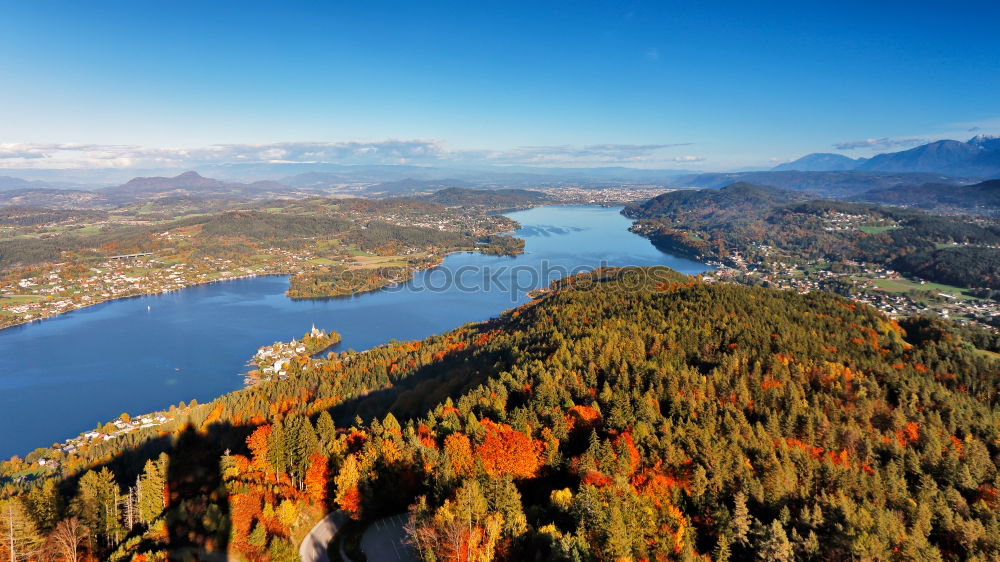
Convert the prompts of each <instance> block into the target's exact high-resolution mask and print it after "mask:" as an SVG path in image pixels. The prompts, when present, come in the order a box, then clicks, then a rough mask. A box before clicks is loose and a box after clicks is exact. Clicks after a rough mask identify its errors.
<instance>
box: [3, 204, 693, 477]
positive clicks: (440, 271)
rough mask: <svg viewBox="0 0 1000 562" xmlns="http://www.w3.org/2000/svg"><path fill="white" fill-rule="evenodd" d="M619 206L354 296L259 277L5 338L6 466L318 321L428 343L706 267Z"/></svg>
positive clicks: (203, 395) (559, 215)
mask: <svg viewBox="0 0 1000 562" xmlns="http://www.w3.org/2000/svg"><path fill="white" fill-rule="evenodd" d="M619 211H620V208H604V207H541V208H537V209H531V210H528V211H518V212H513V213H509V215H508V216H510V217H511V218H513V219H514V220H517V221H518V222H519V223H521V225H522V228H521V229H520V230H519V231H518V232H517V235H518V236H520V237H522V238H524V239H525V241H526V247H525V253H524V254H523V255H521V256H518V257H516V258H509V257H495V256H483V255H479V254H455V255H451V256H448V257H447V258H446V259H445V261H444V263H443V264H442V265H441V267H439V268H436V269H434V270H430V271H425V272H421V273H418V274H417V275H416V277H415V278H414V279H413V280H412V281H411V282H409V283H406V284H403V285H399V286H396V287H391V288H387V289H383V290H381V291H377V292H374V293H368V294H364V295H358V296H354V297H348V298H339V299H329V300H304V301H293V300H290V299H288V298H286V297H285V295H284V293H285V290H286V289H287V288H288V278H287V277H259V278H255V279H242V280H237V281H228V282H222V283H213V284H209V285H201V286H197V287H191V288H188V289H184V290H182V291H178V292H175V293H169V294H165V295H157V296H149V297H138V298H132V299H126V300H119V301H112V302H108V303H104V304H100V305H97V306H93V307H90V308H85V309H81V310H77V311H74V312H71V313H69V314H64V315H62V316H58V317H55V318H51V319H47V320H44V321H41V322H36V323H32V324H28V325H24V326H18V327H14V328H10V329H7V330H2V331H0V458H9V457H10V456H12V455H24V454H26V453H28V452H30V451H31V450H33V449H35V448H37V447H41V446H48V445H51V444H52V443H54V442H61V441H63V440H65V439H67V438H69V437H73V436H75V435H77V434H79V433H80V432H82V431H86V430H89V429H91V428H93V427H95V426H97V425H98V424H101V423H105V422H107V421H110V420H111V419H113V418H115V417H117V416H118V415H119V414H121V413H122V412H128V413H130V414H133V415H134V414H141V413H145V412H151V411H156V410H163V409H166V408H167V407H168V406H170V405H171V404H177V403H179V402H181V401H190V400H191V399H196V400H198V401H199V402H207V401H210V400H212V399H213V398H216V397H218V396H220V395H222V394H225V393H226V392H230V391H232V390H236V389H238V388H240V387H241V386H242V378H240V377H239V376H237V375H238V374H239V373H242V372H244V371H245V370H246V367H245V365H246V362H247V360H248V359H249V358H250V357H251V356H252V355H253V354H254V353H255V352H256V350H257V348H258V347H260V346H262V345H266V344H270V343H273V342H275V341H288V340H291V339H293V338H298V337H300V336H301V335H302V334H303V333H305V332H306V331H308V330H309V328H310V327H311V326H312V325H313V324H315V325H316V327H318V328H323V329H326V330H335V331H337V332H340V334H341V335H342V336H343V341H342V343H341V344H340V345H339V346H338V349H349V348H351V349H355V350H362V349H367V348H370V347H373V346H376V345H380V344H383V343H386V342H388V341H390V340H393V339H396V340H413V339H422V338H424V337H426V336H429V335H432V334H437V333H441V332H445V331H448V330H450V329H453V328H456V327H458V326H461V325H462V324H465V323H467V322H475V321H481V320H486V319H488V318H491V317H493V316H496V315H497V314H499V313H500V312H502V311H503V310H505V309H508V308H510V307H512V306H516V305H518V304H521V303H523V302H526V301H527V300H528V298H527V297H526V296H525V292H527V291H528V290H530V289H533V288H538V287H543V286H545V285H547V284H548V283H549V281H551V280H553V279H557V278H559V277H562V276H564V275H566V274H571V273H578V272H580V271H585V270H589V269H592V268H594V267H597V266H601V265H609V266H626V265H666V266H669V267H672V268H674V269H676V270H677V271H680V272H682V273H691V274H693V273H700V272H702V271H704V270H705V269H706V268H705V266H703V265H702V264H699V263H697V262H693V261H690V260H686V259H682V258H677V257H674V256H671V255H668V254H665V253H663V252H660V251H659V250H657V249H656V248H654V247H653V246H652V244H650V243H649V241H648V240H646V239H644V238H641V237H639V236H636V235H634V234H632V233H630V232H628V230H627V229H628V227H629V226H630V225H631V221H629V220H628V219H626V218H625V217H623V216H621V215H620V214H619Z"/></svg>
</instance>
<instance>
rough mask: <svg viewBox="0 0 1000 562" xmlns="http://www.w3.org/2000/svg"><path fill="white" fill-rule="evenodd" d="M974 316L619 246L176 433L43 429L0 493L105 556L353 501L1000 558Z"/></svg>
mask: <svg viewBox="0 0 1000 562" xmlns="http://www.w3.org/2000/svg"><path fill="white" fill-rule="evenodd" d="M968 333H969V332H968V330H963V331H958V330H954V329H952V328H951V327H950V326H949V325H947V324H944V323H941V322H940V321H932V320H926V319H915V320H911V321H907V322H905V323H903V325H899V324H896V323H894V322H892V321H890V320H889V319H887V318H886V317H884V316H883V315H881V314H879V313H878V312H876V311H874V310H873V309H871V308H868V307H864V306H860V305H856V304H854V303H851V302H850V301H847V300H845V299H842V298H839V297H836V296H834V295H831V294H827V293H810V294H808V295H797V294H793V293H788V292H780V291H775V290H767V289H760V288H749V287H742V286H737V285H710V284H705V283H701V282H698V281H695V280H692V279H690V278H687V277H684V276H681V275H679V274H676V273H674V272H672V271H670V270H667V269H664V268H654V269H623V270H600V271H598V272H596V273H594V274H590V275H583V276H580V277H577V278H573V279H570V280H565V281H562V282H559V283H557V284H555V285H554V286H553V290H552V291H550V292H549V293H548V294H547V295H546V296H545V297H543V298H541V299H540V300H537V301H535V302H532V303H529V304H527V305H525V306H522V307H520V308H517V309H514V310H512V311H510V312H508V313H506V314H504V315H503V316H502V317H500V318H499V319H496V320H494V321H490V322H486V323H482V324H475V325H469V326H466V327H464V328H461V329H458V330H455V331H453V332H450V333H447V334H444V335H442V336H436V337H433V338H430V339H428V340H425V341H423V342H412V343H397V344H390V345H387V346H383V347H380V348H376V349H374V350H371V351H368V352H365V353H360V354H333V355H331V356H329V358H327V359H324V360H312V361H307V362H305V363H298V364H296V365H294V366H293V367H292V368H291V369H290V375H291V376H290V378H289V380H285V381H276V382H270V383H262V384H261V385H259V386H255V387H253V388H250V389H247V390H244V391H240V392H236V393H233V394H230V395H227V396H225V397H223V398H220V399H218V400H216V401H214V402H212V403H210V404H206V405H201V406H196V407H193V408H192V407H188V408H187V409H186V410H185V412H187V414H188V416H187V418H186V421H184V422H177V423H175V424H172V425H170V426H163V427H161V428H160V430H161V431H160V432H159V433H152V432H147V433H138V434H131V435H130V437H128V438H127V439H122V440H114V441H109V442H100V443H95V444H94V445H92V446H90V447H89V448H85V449H83V450H81V451H80V452H79V453H78V454H76V455H73V456H72V457H68V458H67V457H59V456H58V455H52V454H51V453H46V452H39V453H36V458H39V457H41V458H45V457H47V456H48V457H50V458H52V460H58V461H59V462H61V468H60V471H59V473H58V474H57V475H52V476H50V477H40V478H38V479H36V480H34V481H31V480H26V479H22V480H14V479H12V476H14V475H17V474H24V472H23V471H24V470H25V467H24V466H23V465H20V464H18V463H17V462H14V461H12V462H8V463H5V464H4V465H3V475H4V477H5V478H6V480H5V481H6V485H5V488H4V492H5V493H6V494H8V495H10V496H12V499H8V500H4V513H9V514H10V515H0V518H3V517H7V520H12V519H16V520H17V522H18V523H19V524H20V526H19V527H18V528H19V529H20V530H19V531H18V533H19V534H18V540H17V541H15V542H16V544H15V547H16V548H19V549H24V548H27V547H28V546H30V545H34V544H38V543H39V542H40V541H41V540H42V537H43V535H44V534H45V533H50V535H59V536H61V535H64V534H65V533H66V527H67V525H71V524H72V522H74V521H76V522H80V523H82V524H83V526H84V527H85V530H84V531H80V532H79V533H77V534H76V535H74V536H79V539H78V541H77V542H78V544H79V545H80V548H81V549H82V550H84V551H86V552H88V553H90V554H92V555H97V556H99V557H101V558H102V559H103V558H110V559H142V560H154V559H163V553H164V552H166V551H171V552H173V553H174V555H175V556H178V557H179V555H180V554H181V553H187V554H189V555H192V556H201V557H205V556H207V554H206V553H207V552H209V551H213V552H221V551H223V550H229V551H231V552H232V553H234V554H238V555H239V556H241V557H243V558H245V559H248V560H293V559H295V550H294V549H295V545H296V544H297V541H298V540H299V539H300V538H301V537H302V536H303V534H304V533H305V531H306V530H307V529H308V528H309V527H310V526H311V524H312V522H314V521H316V520H317V519H318V518H319V517H320V516H321V515H322V513H323V512H324V511H326V510H332V509H338V508H339V509H342V510H344V511H345V512H346V513H347V514H348V515H349V516H350V517H351V518H352V519H354V520H357V521H360V522H365V521H371V520H374V519H376V518H379V517H382V516H385V515H391V514H394V513H399V512H403V511H409V517H410V531H411V536H412V538H413V541H414V544H415V546H416V547H417V548H418V549H419V551H420V553H421V555H422V556H423V558H424V559H426V560H473V559H474V560H491V559H514V560H560V559H563V560H610V559H616V560H639V559H694V558H696V557H698V556H699V555H700V556H702V557H703V559H709V558H710V559H712V560H727V559H734V560H742V559H753V558H755V557H756V558H760V559H765V560H792V559H803V560H831V559H834V560H836V559H853V558H860V559H882V560H886V559H910V560H934V559H972V558H978V559H982V560H985V559H994V558H996V557H997V556H1000V522H998V510H1000V496H998V493H997V486H998V485H1000V473H998V470H997V464H998V458H1000V457H998V453H1000V423H998V422H1000V418H998V414H997V411H998V410H997V406H998V395H997V391H998V384H1000V362H998V361H997V360H996V359H995V358H994V357H995V356H992V355H991V354H990V353H988V352H985V351H982V350H977V349H976V348H975V347H974V346H973V345H972V343H971V341H970V340H969V339H966V337H967V334H968ZM164 427H165V428H166V429H165V430H164V429H163V428H164ZM19 471H20V472H19ZM74 518H75V519H74ZM7 520H5V521H7ZM5 524H6V523H5ZM3 548H9V547H3Z"/></svg>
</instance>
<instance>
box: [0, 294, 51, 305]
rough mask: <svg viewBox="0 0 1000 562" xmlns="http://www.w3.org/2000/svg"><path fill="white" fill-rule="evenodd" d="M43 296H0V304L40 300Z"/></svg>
mask: <svg viewBox="0 0 1000 562" xmlns="http://www.w3.org/2000/svg"><path fill="white" fill-rule="evenodd" d="M43 298H44V297H42V296H40V295H10V296H5V297H0V304H24V303H26V302H35V301H40V300H42V299H43Z"/></svg>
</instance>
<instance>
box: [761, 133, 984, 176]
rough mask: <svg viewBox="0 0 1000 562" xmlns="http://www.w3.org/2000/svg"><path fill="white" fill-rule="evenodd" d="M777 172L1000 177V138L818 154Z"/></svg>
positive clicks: (777, 167)
mask: <svg viewBox="0 0 1000 562" xmlns="http://www.w3.org/2000/svg"><path fill="white" fill-rule="evenodd" d="M773 170H774V171H793V170H794V171H800V172H835V171H848V170H855V171H867V172H895V173H899V172H907V173H911V172H924V173H931V174H945V175H950V176H961V177H981V178H992V177H1000V137H992V136H986V135H978V136H975V137H973V138H971V139H969V140H968V141H966V142H961V141H956V140H939V141H934V142H931V143H927V144H923V145H920V146H917V147H914V148H911V149H909V150H902V151H899V152H889V153H885V154H878V155H875V156H873V157H871V158H848V157H847V156H844V155H841V154H829V153H814V154H808V155H806V156H803V157H802V158H799V159H798V160H795V161H794V162H788V163H786V164H781V165H779V166H775V167H774V168H773Z"/></svg>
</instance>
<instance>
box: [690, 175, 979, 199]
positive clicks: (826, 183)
mask: <svg viewBox="0 0 1000 562" xmlns="http://www.w3.org/2000/svg"><path fill="white" fill-rule="evenodd" d="M738 182H746V183H752V184H757V185H770V186H774V187H778V188H781V189H788V190H792V191H804V192H807V193H811V194H813V195H819V196H822V197H833V198H836V199H844V198H850V197H854V196H857V195H860V194H862V193H865V192H867V191H871V190H873V189H880V188H890V187H897V186H901V185H919V184H925V183H939V184H946V185H964V184H968V183H971V182H970V181H969V180H967V179H962V178H954V177H951V176H945V175H942V174H929V173H899V172H871V171H861V170H845V171H828V172H800V171H794V170H781V171H770V172H736V173H711V174H697V175H689V176H681V177H679V178H677V179H676V180H674V181H673V182H672V183H671V185H672V186H674V187H701V188H705V187H707V188H713V189H715V188H720V187H723V186H726V185H729V184H732V183H738Z"/></svg>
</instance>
